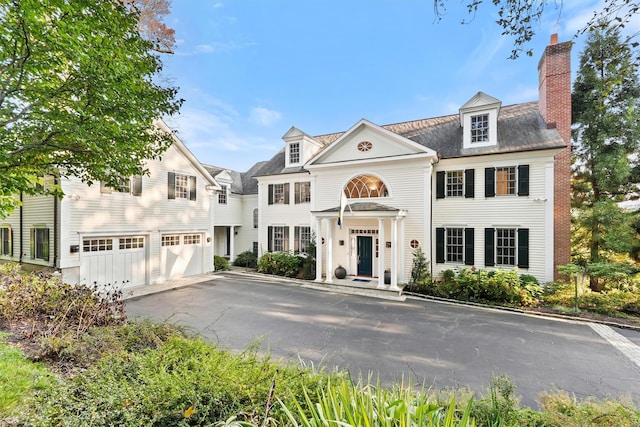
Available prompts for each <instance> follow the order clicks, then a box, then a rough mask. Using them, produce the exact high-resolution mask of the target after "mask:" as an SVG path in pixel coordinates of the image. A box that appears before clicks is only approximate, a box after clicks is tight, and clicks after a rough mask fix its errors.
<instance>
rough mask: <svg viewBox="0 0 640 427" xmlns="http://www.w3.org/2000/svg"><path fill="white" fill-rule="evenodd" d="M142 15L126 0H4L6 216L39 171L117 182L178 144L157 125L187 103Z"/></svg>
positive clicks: (1, 117) (2, 190)
mask: <svg viewBox="0 0 640 427" xmlns="http://www.w3.org/2000/svg"><path fill="white" fill-rule="evenodd" d="M139 18H140V14H139V12H138V11H136V10H135V9H132V8H128V7H127V6H126V5H124V4H123V3H122V2H120V1H117V0H101V1H93V0H74V1H68V0H0V28H2V31H1V32H0V176H2V179H0V216H2V215H3V214H7V213H9V212H10V211H11V210H12V208H13V207H15V206H16V204H17V199H16V197H15V195H16V194H19V193H20V192H23V193H27V194H37V193H39V192H42V191H43V190H42V187H40V186H35V185H34V181H35V180H36V179H37V178H36V177H38V176H42V175H43V174H51V175H62V176H76V177H79V178H80V179H82V180H83V181H85V182H87V183H89V184H91V183H92V182H95V181H107V182H110V183H116V182H118V181H121V180H123V179H125V178H127V177H129V176H131V175H136V174H140V173H143V172H144V170H143V167H144V161H145V159H147V158H156V157H158V156H159V155H160V154H161V153H162V152H163V151H164V150H166V148H167V147H168V146H169V145H170V144H171V137H170V135H167V134H166V133H163V132H161V131H160V130H157V129H156V128H154V127H153V126H152V122H153V120H154V119H156V118H158V117H161V116H163V115H169V114H173V113H174V112H176V111H177V110H178V109H179V107H180V104H181V101H180V100H178V99H176V93H177V89H176V88H173V87H164V86H162V85H160V84H159V83H157V80H158V79H155V78H154V77H155V76H156V75H157V74H158V73H159V72H160V70H161V68H162V63H161V61H160V59H159V57H158V55H157V51H156V48H157V41H148V40H145V39H144V38H143V37H141V35H140V32H139V29H138V25H139V24H138V23H139V21H140V20H139Z"/></svg>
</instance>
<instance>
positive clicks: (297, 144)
mask: <svg viewBox="0 0 640 427" xmlns="http://www.w3.org/2000/svg"><path fill="white" fill-rule="evenodd" d="M301 147H302V144H301V143H300V142H290V143H289V164H290V165H297V164H300V162H301V160H302V155H301V154H302V153H301V150H300V148H301ZM294 148H295V150H294ZM294 156H295V159H294Z"/></svg>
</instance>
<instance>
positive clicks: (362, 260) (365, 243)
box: [358, 236, 373, 276]
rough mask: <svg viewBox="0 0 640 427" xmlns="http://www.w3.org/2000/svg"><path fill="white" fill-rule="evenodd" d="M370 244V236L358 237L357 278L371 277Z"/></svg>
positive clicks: (371, 240)
mask: <svg viewBox="0 0 640 427" xmlns="http://www.w3.org/2000/svg"><path fill="white" fill-rule="evenodd" d="M372 242H373V238H372V237H371V236H358V276H371V275H372V274H371V272H372V266H373V259H372V256H371V255H372V253H373V251H372Z"/></svg>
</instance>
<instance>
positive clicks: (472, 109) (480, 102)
mask: <svg viewBox="0 0 640 427" xmlns="http://www.w3.org/2000/svg"><path fill="white" fill-rule="evenodd" d="M501 106H502V101H500V100H499V99H496V98H494V97H493V96H489V95H487V94H486V93H484V92H478V93H476V94H475V95H474V96H473V97H472V98H471V99H470V100H468V101H467V102H465V104H464V105H463V106H462V107H460V124H462V123H463V121H464V119H463V116H464V115H465V114H472V113H477V112H481V111H491V110H496V111H497V110H499V109H500V107H501Z"/></svg>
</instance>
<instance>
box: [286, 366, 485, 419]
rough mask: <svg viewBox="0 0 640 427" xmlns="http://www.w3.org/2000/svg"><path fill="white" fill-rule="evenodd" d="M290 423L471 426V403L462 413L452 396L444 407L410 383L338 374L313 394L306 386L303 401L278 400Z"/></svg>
mask: <svg viewBox="0 0 640 427" xmlns="http://www.w3.org/2000/svg"><path fill="white" fill-rule="evenodd" d="M280 404H281V405H282V407H283V410H284V411H285V413H286V415H287V417H288V421H289V423H290V425H293V426H302V427H312V426H329V425H336V426H337V425H344V426H407V427H411V426H433V427H440V426H441V427H454V426H461V427H463V426H464V427H466V426H473V425H475V424H474V421H473V420H472V419H471V418H470V415H469V413H470V411H471V406H472V402H471V401H470V402H469V404H468V405H467V407H466V409H465V410H464V412H462V413H461V412H458V411H457V410H456V402H455V399H453V398H452V399H451V401H450V402H449V404H448V405H447V406H441V405H439V404H438V403H435V402H432V401H431V400H430V399H429V396H428V395H427V394H425V393H416V392H414V391H413V389H412V387H411V384H409V386H408V387H404V386H403V385H398V386H397V387H394V388H393V389H385V388H383V387H382V386H381V384H380V381H378V382H377V383H376V384H371V380H370V379H369V381H368V382H367V383H364V384H362V383H354V382H353V380H351V378H344V377H338V378H337V379H335V380H333V381H329V383H328V384H327V386H326V387H324V388H322V389H320V390H318V391H317V392H315V393H313V391H311V392H309V391H308V390H307V389H306V388H305V390H304V400H303V401H299V400H294V401H293V405H286V404H284V403H283V402H280Z"/></svg>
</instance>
